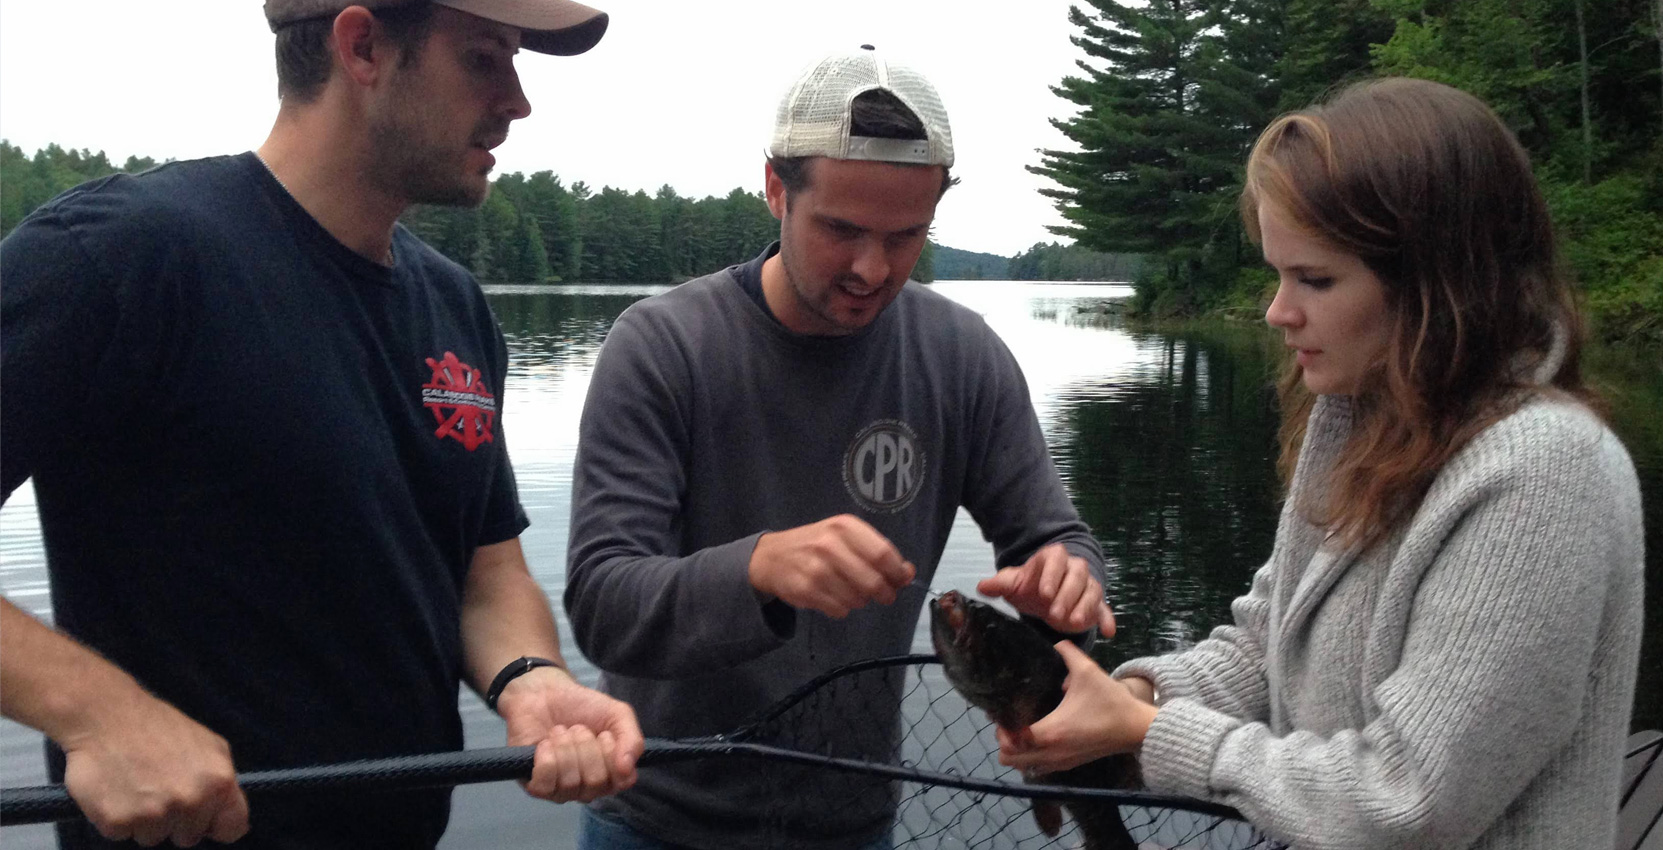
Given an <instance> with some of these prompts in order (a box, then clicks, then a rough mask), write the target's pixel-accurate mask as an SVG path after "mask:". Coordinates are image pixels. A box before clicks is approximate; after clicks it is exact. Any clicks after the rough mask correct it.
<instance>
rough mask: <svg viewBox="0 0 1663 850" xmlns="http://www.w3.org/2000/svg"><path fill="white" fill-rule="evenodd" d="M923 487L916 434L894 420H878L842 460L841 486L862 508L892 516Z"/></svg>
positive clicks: (858, 439) (922, 457)
mask: <svg viewBox="0 0 1663 850" xmlns="http://www.w3.org/2000/svg"><path fill="white" fill-rule="evenodd" d="M923 484H924V453H923V452H922V451H920V450H919V448H918V435H917V434H914V433H913V432H912V429H911V428H908V427H907V424H906V423H905V422H902V421H900V420H897V419H880V420H878V421H877V422H874V423H872V424H871V425H868V426H867V427H866V430H864V431H862V432H860V436H858V437H855V441H854V442H853V443H851V444H850V446H849V453H848V454H847V455H845V456H844V458H843V486H844V487H846V488H848V490H849V495H851V496H853V497H854V498H855V501H857V502H859V503H860V504H861V505H862V506H863V507H865V508H866V509H867V510H870V511H876V512H878V513H895V512H896V511H899V510H901V509H902V508H905V507H906V506H907V505H908V504H910V503H911V502H912V500H913V497H915V496H917V495H918V490H919V488H920V487H922V486H923Z"/></svg>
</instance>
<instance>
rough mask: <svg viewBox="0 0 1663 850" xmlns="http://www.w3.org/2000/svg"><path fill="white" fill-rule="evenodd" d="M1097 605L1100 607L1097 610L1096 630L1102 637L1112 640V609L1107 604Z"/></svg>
mask: <svg viewBox="0 0 1663 850" xmlns="http://www.w3.org/2000/svg"><path fill="white" fill-rule="evenodd" d="M1098 604H1099V605H1100V606H1102V607H1101V608H1099V609H1098V614H1097V629H1098V631H1100V632H1102V633H1103V637H1106V638H1112V637H1114V633H1115V629H1116V626H1115V621H1114V609H1113V608H1110V607H1109V603H1107V602H1100V603H1098Z"/></svg>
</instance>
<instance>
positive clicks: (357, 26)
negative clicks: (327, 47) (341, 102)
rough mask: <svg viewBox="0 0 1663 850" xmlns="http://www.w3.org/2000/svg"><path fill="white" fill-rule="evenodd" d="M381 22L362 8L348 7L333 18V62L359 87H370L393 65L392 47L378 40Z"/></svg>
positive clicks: (382, 40) (395, 58) (395, 59)
mask: <svg viewBox="0 0 1663 850" xmlns="http://www.w3.org/2000/svg"><path fill="white" fill-rule="evenodd" d="M380 35H381V22H380V21H377V20H376V19H375V14H374V13H372V12H370V10H368V9H366V8H364V7H363V6H348V7H347V8H346V9H345V10H343V11H342V12H341V13H340V14H339V15H336V16H335V26H334V28H333V29H332V30H331V38H332V39H333V41H332V46H333V47H334V49H335V62H336V63H337V64H339V65H340V66H341V70H342V71H344V72H345V73H346V76H347V78H348V79H350V80H352V81H353V82H354V83H356V84H358V85H360V86H373V85H375V82H376V80H378V79H380V77H381V75H383V74H385V73H386V69H387V68H390V67H392V66H391V65H390V64H389V62H396V61H397V57H395V56H394V55H393V48H392V46H391V45H390V44H389V43H388V42H387V41H385V40H384V39H381V38H380Z"/></svg>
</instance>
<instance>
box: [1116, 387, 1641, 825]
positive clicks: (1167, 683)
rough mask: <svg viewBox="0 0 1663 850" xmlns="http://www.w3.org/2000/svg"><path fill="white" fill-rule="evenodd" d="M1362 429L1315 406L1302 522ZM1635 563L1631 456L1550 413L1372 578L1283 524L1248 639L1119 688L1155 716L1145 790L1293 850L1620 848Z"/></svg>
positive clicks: (1227, 634) (1493, 439)
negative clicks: (1215, 806)
mask: <svg viewBox="0 0 1663 850" xmlns="http://www.w3.org/2000/svg"><path fill="white" fill-rule="evenodd" d="M1350 428H1351V408H1350V403H1349V400H1347V399H1343V398H1339V397H1324V398H1322V399H1320V400H1319V401H1318V403H1317V406H1316V408H1315V410H1314V411H1313V412H1312V414H1311V421H1310V425H1309V429H1308V437H1307V439H1306V443H1305V447H1304V449H1303V451H1302V452H1301V455H1300V458H1299V466H1298V469H1297V472H1296V473H1295V476H1294V481H1293V487H1292V496H1291V497H1290V498H1289V500H1288V502H1289V505H1290V506H1291V505H1293V504H1294V503H1295V502H1296V501H1297V500H1298V497H1299V496H1300V495H1301V494H1302V493H1304V492H1305V491H1306V490H1307V489H1309V488H1312V487H1315V486H1318V484H1317V482H1318V481H1319V479H1320V477H1321V475H1320V473H1321V472H1322V471H1324V470H1326V469H1328V468H1329V467H1330V466H1331V464H1332V463H1333V462H1334V459H1335V456H1336V455H1337V453H1338V452H1339V450H1340V448H1341V447H1342V446H1343V445H1344V443H1345V440H1346V438H1347V436H1348V434H1349V433H1350ZM1642 545H1643V544H1642V536H1641V514H1640V492H1639V485H1638V482H1637V481H1636V478H1635V473H1634V467H1633V465H1632V463H1631V462H1630V460H1629V457H1628V454H1627V452H1626V451H1624V449H1623V447H1622V445H1621V444H1620V443H1619V442H1618V440H1617V438H1616V437H1615V436H1614V435H1613V434H1612V433H1611V432H1610V431H1609V430H1607V429H1606V427H1605V426H1604V425H1603V424H1602V423H1601V422H1600V421H1599V420H1598V419H1597V418H1596V417H1595V416H1594V415H1593V414H1592V413H1590V412H1589V411H1588V410H1587V409H1586V408H1584V407H1582V406H1580V405H1578V404H1575V403H1572V402H1569V401H1563V400H1550V399H1546V398H1538V399H1536V400H1533V401H1531V402H1529V403H1527V404H1526V405H1525V406H1523V407H1522V408H1521V409H1519V410H1517V411H1516V412H1514V413H1513V414H1512V415H1510V416H1508V417H1507V418H1505V419H1503V420H1502V421H1500V422H1498V423H1496V424H1495V425H1493V426H1491V427H1490V428H1488V429H1486V430H1485V431H1484V432H1482V433H1481V434H1479V435H1478V436H1477V437H1476V438H1475V439H1474V440H1473V441H1472V442H1471V443H1470V444H1469V445H1467V446H1466V447H1465V448H1463V449H1462V450H1461V451H1460V452H1459V453H1458V454H1457V455H1456V456H1455V457H1454V458H1453V459H1452V460H1451V461H1450V462H1449V464H1448V465H1447V466H1446V467H1445V468H1444V469H1443V470H1442V471H1441V472H1440V473H1439V474H1438V476H1437V479H1436V480H1435V482H1434V483H1433V485H1432V488H1431V490H1430V491H1429V492H1428V493H1427V494H1426V497H1425V499H1423V500H1422V502H1421V504H1420V506H1419V507H1418V509H1417V510H1416V511H1415V512H1414V514H1413V516H1412V517H1411V518H1410V519H1409V520H1408V521H1407V522H1406V523H1404V524H1402V525H1401V526H1400V527H1399V528H1398V529H1397V531H1396V533H1395V534H1393V535H1392V536H1391V537H1390V538H1388V539H1387V540H1386V541H1385V542H1383V543H1381V544H1379V545H1377V546H1375V547H1373V548H1371V549H1369V550H1368V551H1366V552H1364V553H1362V554H1361V555H1357V554H1354V553H1337V552H1334V551H1332V549H1331V548H1330V547H1328V546H1327V545H1325V535H1324V533H1323V532H1322V531H1321V530H1320V529H1318V528H1316V527H1314V526H1312V525H1311V524H1310V523H1308V522H1306V521H1305V520H1304V519H1303V518H1302V517H1301V516H1300V515H1299V514H1298V513H1297V512H1296V511H1294V510H1293V509H1292V508H1291V507H1286V508H1284V510H1283V513H1282V520H1281V525H1280V527H1279V528H1278V529H1277V535H1276V544H1275V547H1274V550H1273V552H1272V553H1271V557H1270V561H1269V562H1268V563H1267V564H1265V566H1264V567H1263V568H1261V569H1260V570H1259V571H1258V573H1257V574H1256V575H1255V576H1254V579H1253V584H1252V588H1251V590H1250V591H1249V592H1248V593H1247V595H1245V596H1243V597H1241V598H1239V599H1237V600H1236V601H1235V603H1234V605H1233V613H1234V620H1235V623H1234V625H1231V626H1225V627H1221V628H1219V629H1217V630H1215V631H1214V632H1213V634H1212V635H1211V637H1209V638H1208V639H1207V640H1205V641H1202V642H1201V643H1199V644H1197V645H1196V646H1195V647H1194V648H1193V649H1190V650H1188V651H1186V652H1182V653H1179V654H1175V655H1169V656H1164V657H1157V658H1146V659H1138V660H1135V661H1131V662H1128V663H1127V664H1125V665H1123V666H1122V667H1121V668H1120V669H1118V670H1117V671H1116V675H1127V674H1132V675H1139V676H1145V677H1148V678H1150V679H1152V680H1154V682H1155V684H1156V687H1157V689H1158V691H1159V693H1160V697H1161V702H1162V706H1161V709H1160V711H1159V713H1158V714H1157V715H1156V719H1155V722H1154V724H1153V725H1152V726H1151V727H1150V729H1149V734H1148V737H1147V738H1146V739H1145V741H1144V745H1143V751H1142V756H1141V760H1142V763H1143V771H1144V779H1145V781H1147V782H1148V783H1149V784H1150V785H1151V786H1152V787H1154V788H1156V789H1158V790H1162V791H1167V792H1172V793H1178V794H1187V795H1191V796H1195V797H1202V798H1210V799H1214V800H1218V801H1220V802H1224V803H1227V804H1229V805H1231V806H1235V807H1236V808H1238V809H1240V810H1241V811H1242V813H1243V814H1245V815H1246V816H1247V818H1248V819H1249V820H1251V821H1252V822H1253V823H1255V824H1256V825H1258V826H1259V827H1260V828H1262V829H1264V830H1265V831H1266V832H1268V833H1270V834H1271V835H1272V836H1274V837H1276V838H1278V839H1281V840H1284V841H1288V842H1291V843H1292V844H1293V845H1294V846H1295V847H1300V848H1380V847H1392V848H1437V850H1458V848H1467V847H1478V848H1495V850H1500V848H1509V850H1520V848H1544V850H1546V848H1556V850H1558V848H1572V847H1579V848H1580V847H1599V848H1603V847H1610V846H1611V845H1612V843H1613V842H1614V841H1615V829H1616V814H1617V781H1618V768H1619V764H1620V761H1621V753H1622V746H1623V742H1624V740H1625V738H1626V736H1627V734H1628V722H1629V713H1630V711H1631V707H1632V702H1633V699H1634V680H1635V674H1636V668H1637V663H1638V654H1639V642H1640V620H1641V605H1642V600H1643V598H1644V596H1643V594H1642V587H1641V584H1642V575H1643V563H1642V551H1641V550H1642Z"/></svg>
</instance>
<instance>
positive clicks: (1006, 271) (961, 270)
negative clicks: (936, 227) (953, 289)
mask: <svg viewBox="0 0 1663 850" xmlns="http://www.w3.org/2000/svg"><path fill="white" fill-rule="evenodd" d="M935 279H936V280H1010V258H1009V257H1001V256H999V255H998V254H979V253H977V252H975V251H961V250H959V249H957V248H949V247H947V246H946V245H937V246H935Z"/></svg>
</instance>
